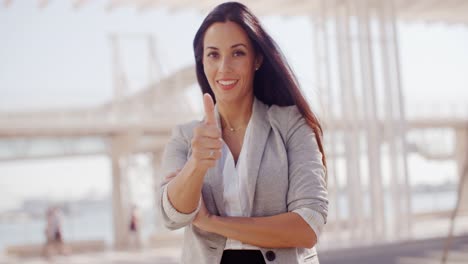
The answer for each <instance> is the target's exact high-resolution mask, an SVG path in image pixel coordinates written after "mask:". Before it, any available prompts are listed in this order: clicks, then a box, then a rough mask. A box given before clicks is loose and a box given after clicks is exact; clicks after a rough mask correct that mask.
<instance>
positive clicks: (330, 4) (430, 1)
mask: <svg viewBox="0 0 468 264" xmlns="http://www.w3.org/2000/svg"><path fill="white" fill-rule="evenodd" d="M388 1H391V0H388ZM393 1H394V3H395V11H396V14H397V16H398V18H399V19H401V20H403V21H408V22H418V21H422V22H445V23H463V24H468V1H466V0H393ZM76 2H87V1H86V0H81V1H76ZM222 2H226V1H221V0H197V1H191V0H109V1H108V9H109V10H113V9H115V8H121V7H131V8H135V9H137V10H140V11H147V10H151V9H155V8H161V7H166V8H169V9H170V10H183V9H195V10H200V11H201V12H208V11H209V10H211V9H212V8H213V7H214V6H216V5H218V4H220V3H222ZM239 2H242V3H245V4H246V5H247V6H248V7H249V8H251V9H252V10H253V11H254V12H255V13H256V14H258V15H284V16H297V15H311V14H314V13H316V12H319V11H321V10H323V8H324V6H323V5H326V9H327V10H329V11H332V9H333V8H335V6H339V5H342V4H346V3H351V2H355V3H357V2H360V3H364V4H368V5H371V6H372V5H378V4H379V2H381V1H376V0H254V1H252V0H250V1H248V0H241V1H239ZM335 3H336V4H335Z"/></svg>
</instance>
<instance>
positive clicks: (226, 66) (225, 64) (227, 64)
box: [218, 56, 232, 72]
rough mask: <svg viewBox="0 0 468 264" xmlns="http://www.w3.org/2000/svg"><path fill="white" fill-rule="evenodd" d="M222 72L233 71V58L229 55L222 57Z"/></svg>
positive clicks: (220, 66) (220, 69)
mask: <svg viewBox="0 0 468 264" xmlns="http://www.w3.org/2000/svg"><path fill="white" fill-rule="evenodd" d="M218 70H219V71H220V72H229V71H232V65H231V58H229V57H228V56H224V57H223V58H222V59H221V63H220V65H219V69H218Z"/></svg>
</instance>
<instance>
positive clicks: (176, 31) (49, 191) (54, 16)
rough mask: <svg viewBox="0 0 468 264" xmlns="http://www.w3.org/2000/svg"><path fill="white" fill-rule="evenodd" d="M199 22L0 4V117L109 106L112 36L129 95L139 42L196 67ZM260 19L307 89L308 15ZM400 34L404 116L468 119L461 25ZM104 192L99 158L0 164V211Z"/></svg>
mask: <svg viewBox="0 0 468 264" xmlns="http://www.w3.org/2000/svg"><path fill="white" fill-rule="evenodd" d="M202 18H203V14H201V13H198V12H196V11H194V10H186V11H179V12H173V11H168V10H166V9H155V10H152V11H148V12H138V11H135V10H133V9H130V8H123V9H116V10H114V11H113V12H111V13H108V12H106V11H105V10H104V5H103V4H102V2H100V1H90V2H89V4H87V5H85V6H84V7H83V8H82V9H80V10H79V11H76V10H73V9H72V8H71V1H51V3H50V4H49V6H48V7H47V8H45V9H38V8H37V7H36V5H35V2H34V1H13V4H12V5H11V6H10V7H9V8H5V7H3V6H1V7H0V112H6V111H21V110H28V109H47V108H60V107H70V106H88V105H95V104H98V103H102V102H106V101H108V100H109V99H110V98H111V96H112V74H111V73H112V69H111V62H112V56H111V49H110V47H111V46H110V41H109V36H111V35H112V34H114V33H120V34H122V35H125V37H122V38H121V39H120V40H121V47H122V57H123V60H124V63H125V68H126V70H127V71H128V73H129V79H130V90H131V91H135V90H138V89H140V88H141V87H142V86H143V85H144V84H145V83H146V82H147V80H148V78H149V76H148V74H147V71H146V65H147V59H146V58H147V56H148V52H147V50H146V46H145V45H146V42H145V41H144V38H143V37H141V36H147V35H148V34H152V35H153V36H155V38H156V44H157V45H156V53H157V57H158V59H159V61H160V64H161V68H162V69H161V74H162V75H165V74H169V73H171V72H173V71H174V70H177V69H179V68H181V67H183V66H186V65H191V64H193V53H192V39H193V36H194V34H195V32H196V30H197V28H198V26H199V24H200V23H201V21H202ZM261 21H262V22H263V23H264V25H265V27H266V29H267V30H268V31H269V33H270V34H271V35H272V36H273V38H274V39H275V40H276V41H277V42H278V44H279V46H280V47H281V48H282V50H283V52H284V54H285V55H286V57H287V59H288V61H289V63H290V64H291V65H292V68H293V69H294V70H295V72H296V75H297V76H298V78H299V80H300V82H301V84H302V87H313V84H314V80H313V77H312V75H313V74H312V71H313V70H312V69H311V67H312V66H311V65H312V64H313V63H312V60H313V55H312V54H313V52H312V48H311V46H312V42H313V40H312V32H311V30H310V29H309V28H310V24H309V21H308V19H306V18H300V17H299V18H281V17H261ZM399 33H400V52H401V56H400V57H401V64H402V76H403V79H402V82H403V88H404V96H405V102H406V104H407V109H408V113H409V115H415V116H418V115H434V114H437V115H442V116H450V115H453V114H457V115H464V116H466V115H467V114H468V108H467V105H468V75H467V74H466V69H468V48H467V47H468V26H460V25H444V24H437V23H433V24H429V25H428V24H419V23H411V24H408V23H406V24H399ZM135 36H140V37H135ZM312 90H313V88H312ZM420 164H423V163H422V162H420ZM424 166H426V165H421V167H424ZM430 166H433V167H431V170H432V171H435V172H437V173H435V174H436V175H441V176H440V177H435V179H432V180H429V181H430V182H431V181H432V182H437V181H443V180H444V179H446V178H447V177H449V178H450V177H453V176H450V175H452V174H453V173H452V172H453V168H451V169H450V168H449V169H448V170H447V169H444V168H448V167H450V165H446V166H448V167H444V166H437V164H432V165H430ZM452 167H453V166H452ZM426 169H427V166H426ZM413 174H414V175H416V176H415V178H414V181H415V182H416V183H420V182H425V181H427V180H428V179H427V177H426V176H425V175H424V174H422V175H421V173H420V172H419V171H418V170H417V169H416V171H415V172H413ZM446 174H448V176H447V175H446ZM109 189H110V164H109V161H108V159H107V158H105V157H100V156H98V157H95V156H91V157H79V158H62V159H54V160H37V161H16V162H3V163H0V210H2V209H5V208H11V207H14V206H17V205H18V204H19V203H20V202H21V200H22V199H25V198H27V197H55V198H67V197H72V198H73V197H74V198H77V197H81V196H83V195H86V194H88V193H89V192H94V193H97V194H104V193H107V192H108V191H109Z"/></svg>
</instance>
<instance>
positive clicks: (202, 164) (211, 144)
mask: <svg viewBox="0 0 468 264" xmlns="http://www.w3.org/2000/svg"><path fill="white" fill-rule="evenodd" d="M203 105H204V109H205V121H204V122H203V123H201V124H200V125H198V126H197V127H195V129H194V131H193V138H192V142H191V144H192V156H191V159H192V162H194V165H195V167H196V168H198V169H209V168H212V167H214V166H216V162H217V160H218V159H219V158H220V157H221V149H222V146H223V141H222V139H221V130H220V129H219V128H218V126H217V125H216V117H215V112H214V110H215V109H214V103H213V99H212V98H211V96H210V95H209V94H207V93H206V94H204V95H203Z"/></svg>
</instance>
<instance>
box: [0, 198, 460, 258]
mask: <svg viewBox="0 0 468 264" xmlns="http://www.w3.org/2000/svg"><path fill="white" fill-rule="evenodd" d="M412 197H413V199H412V206H413V212H415V213H424V212H434V211H441V210H450V209H453V208H454V206H455V201H456V192H455V191H437V192H417V193H414V194H413V196H412ZM338 204H339V206H340V211H341V214H342V216H346V215H347V214H348V210H347V206H346V205H347V200H346V199H345V197H344V196H342V197H340V202H339V203H338ZM329 211H330V214H332V213H333V210H329ZM142 216H143V218H142V219H143V221H142V230H141V233H142V238H143V240H146V239H147V238H148V237H149V236H150V235H151V234H152V233H153V232H154V231H156V230H155V224H156V219H155V214H154V210H147V211H143V213H142ZM330 217H331V215H330ZM63 220H64V222H63V229H64V239H65V240H67V241H73V240H89V239H100V240H104V241H106V243H107V244H108V245H111V244H112V239H113V235H112V234H113V231H112V211H111V209H110V207H109V206H108V207H107V208H90V209H89V210H88V211H83V212H82V213H81V214H79V215H73V216H64V219H63ZM44 227H45V223H44V219H41V218H38V219H30V220H22V221H18V220H17V221H15V222H13V221H3V222H0V250H2V251H3V250H4V249H5V247H6V246H8V245H17V244H29V243H33V244H37V243H39V244H40V243H44V241H45V237H44Z"/></svg>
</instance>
